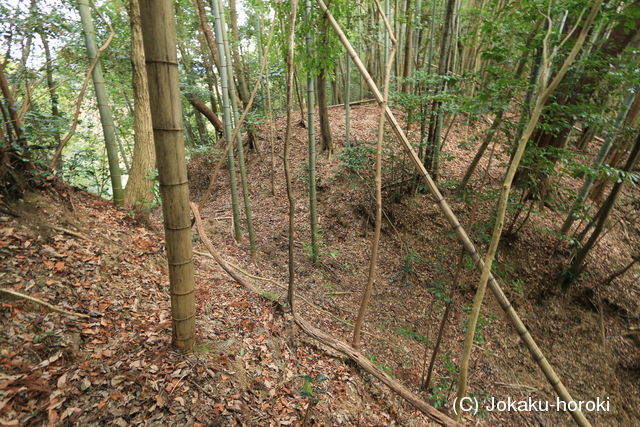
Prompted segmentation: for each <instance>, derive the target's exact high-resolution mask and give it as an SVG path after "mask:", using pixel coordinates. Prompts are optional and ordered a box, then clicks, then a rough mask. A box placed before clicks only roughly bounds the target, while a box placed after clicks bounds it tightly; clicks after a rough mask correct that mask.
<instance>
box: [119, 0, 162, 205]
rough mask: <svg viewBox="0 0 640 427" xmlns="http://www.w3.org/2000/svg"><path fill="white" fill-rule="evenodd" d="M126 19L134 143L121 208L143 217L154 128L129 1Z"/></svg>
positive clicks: (135, 13) (134, 6)
mask: <svg viewBox="0 0 640 427" xmlns="http://www.w3.org/2000/svg"><path fill="white" fill-rule="evenodd" d="M129 18H130V21H131V70H132V79H131V81H132V84H133V109H134V110H133V111H134V138H135V139H134V146H133V160H132V164H131V170H130V171H129V179H128V181H127V186H126V187H125V189H124V205H125V206H126V207H135V208H136V209H137V210H139V212H141V213H142V215H143V216H145V217H146V216H148V214H149V209H150V208H151V203H152V202H153V199H154V194H153V185H154V181H153V176H154V174H153V173H150V172H152V171H153V170H155V168H156V152H155V149H154V147H153V125H152V123H151V107H150V105H149V86H148V82H147V70H146V66H145V57H144V43H143V41H142V27H141V24H140V5H139V3H138V0H129Z"/></svg>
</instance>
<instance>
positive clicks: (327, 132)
mask: <svg viewBox="0 0 640 427" xmlns="http://www.w3.org/2000/svg"><path fill="white" fill-rule="evenodd" d="M320 37H321V39H322V40H323V42H324V43H326V42H327V41H328V39H329V33H328V28H327V25H326V24H325V23H324V20H323V21H321V23H320ZM325 71H326V70H325V69H324V68H322V69H321V70H320V73H319V74H318V77H317V79H316V84H317V86H318V89H317V93H318V119H319V122H320V136H321V138H320V139H321V141H322V144H321V147H322V151H326V152H327V157H329V158H331V155H332V154H333V138H332V136H331V126H330V124H329V110H328V101H327V81H326V79H325Z"/></svg>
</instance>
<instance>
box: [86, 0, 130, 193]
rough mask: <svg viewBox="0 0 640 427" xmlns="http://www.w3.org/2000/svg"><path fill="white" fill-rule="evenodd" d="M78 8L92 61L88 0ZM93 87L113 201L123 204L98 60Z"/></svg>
mask: <svg viewBox="0 0 640 427" xmlns="http://www.w3.org/2000/svg"><path fill="white" fill-rule="evenodd" d="M78 9H79V10H80V19H81V21H82V28H83V30H84V40H85V45H86V47H87V56H88V57H89V62H93V61H94V59H95V57H96V55H97V51H98V50H97V47H96V34H95V30H94V27H93V21H92V19H91V11H90V9H89V4H88V0H78ZM92 77H93V88H94V90H95V92H96V100H97V103H98V111H99V112H100V121H101V123H102V132H103V134H104V143H105V146H106V149H107V158H108V161H109V174H110V176H111V189H112V191H113V202H114V203H115V204H116V205H117V206H121V205H123V204H124V194H123V190H122V178H121V172H120V162H119V161H118V145H117V142H116V130H115V126H114V123H113V112H112V111H111V104H110V103H109V96H108V95H107V88H106V85H105V80H104V76H103V74H102V65H101V64H100V60H99V59H98V61H97V62H96V65H95V67H94V68H93V72H92Z"/></svg>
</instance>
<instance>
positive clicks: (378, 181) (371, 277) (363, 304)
mask: <svg viewBox="0 0 640 427" xmlns="http://www.w3.org/2000/svg"><path fill="white" fill-rule="evenodd" d="M377 4H378V5H379V4H380V3H377ZM380 12H381V13H382V11H380ZM384 20H385V24H386V27H387V31H388V32H389V33H390V32H391V25H389V22H388V21H387V18H386V17H384ZM389 38H390V40H391V43H392V47H391V52H390V53H389V57H388V59H387V63H386V64H385V76H384V94H383V96H382V102H381V103H380V113H379V114H380V115H379V117H378V135H377V139H376V165H375V186H376V201H375V204H376V211H375V230H374V233H373V238H372V239H371V257H370V258H369V271H368V274H367V284H366V286H365V289H364V292H363V294H362V300H361V301H360V307H359V309H358V317H357V318H356V321H355V323H354V326H353V340H352V346H353V348H355V349H356V350H360V335H361V332H360V331H361V329H362V325H363V324H364V317H365V315H366V313H367V307H368V305H369V301H370V300H371V294H372V293H373V283H374V282H375V280H376V269H377V263H378V250H379V248H380V231H381V229H382V144H383V142H384V126H385V123H386V120H385V119H386V117H385V116H386V112H387V103H388V102H389V82H390V81H391V69H392V67H393V61H394V59H395V54H396V49H397V44H398V43H397V40H396V38H395V37H394V35H393V34H389Z"/></svg>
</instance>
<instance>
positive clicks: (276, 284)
mask: <svg viewBox="0 0 640 427" xmlns="http://www.w3.org/2000/svg"><path fill="white" fill-rule="evenodd" d="M198 234H200V230H199V229H198ZM205 246H206V245H205ZM207 249H209V248H207ZM193 253H194V254H196V255H200V256H203V257H207V258H211V259H214V258H213V256H212V255H211V254H208V253H206V252H199V251H193ZM225 262H226V264H227V265H228V266H229V267H231V268H234V269H236V270H238V271H239V272H240V273H242V274H244V275H245V276H247V277H249V278H251V279H254V280H260V281H263V282H269V283H271V284H272V285H274V286H277V287H278V288H280V289H284V290H287V286H286V285H283V284H282V283H279V282H277V281H275V280H273V279H269V278H268V277H260V276H255V275H253V274H251V273H249V272H248V271H245V270H243V269H242V268H241V267H239V266H237V265H235V264H233V263H231V262H229V261H225ZM351 293H353V292H335V293H334V295H343V294H351ZM258 294H260V295H263V294H264V293H263V292H262V291H261V290H258ZM298 298H300V299H301V300H302V301H303V302H304V303H306V304H307V305H309V306H311V307H312V308H315V309H316V310H318V311H320V312H322V313H325V314H327V315H328V316H330V317H331V318H332V319H333V320H335V321H337V322H339V323H342V324H343V325H346V326H349V327H350V328H353V323H351V322H349V321H348V320H345V319H343V318H342V317H340V316H338V315H337V314H333V313H332V312H330V311H329V310H326V309H324V308H322V307H320V306H319V305H316V304H314V303H312V302H311V301H309V300H308V299H306V298H305V297H302V296H299V297H298ZM362 333H363V334H367V335H370V336H372V337H377V335H375V334H373V333H371V332H367V331H362Z"/></svg>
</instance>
